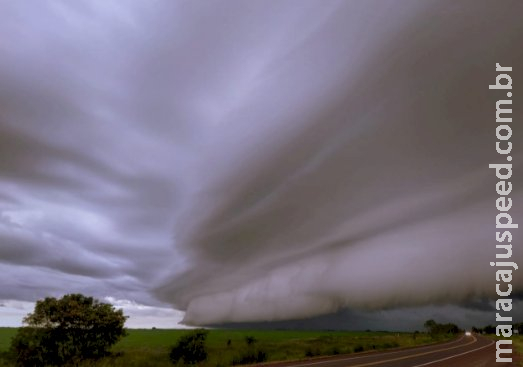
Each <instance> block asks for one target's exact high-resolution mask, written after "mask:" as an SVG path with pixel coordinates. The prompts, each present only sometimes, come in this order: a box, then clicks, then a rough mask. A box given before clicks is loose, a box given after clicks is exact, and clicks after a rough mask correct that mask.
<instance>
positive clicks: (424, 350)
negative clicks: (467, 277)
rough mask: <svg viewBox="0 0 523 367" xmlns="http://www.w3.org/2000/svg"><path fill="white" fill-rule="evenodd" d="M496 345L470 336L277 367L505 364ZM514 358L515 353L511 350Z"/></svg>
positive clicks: (470, 366) (479, 366) (493, 366)
mask: <svg viewBox="0 0 523 367" xmlns="http://www.w3.org/2000/svg"><path fill="white" fill-rule="evenodd" d="M495 350H496V346H495V344H494V341H492V340H491V339H488V338H485V337H482V336H479V335H470V336H465V335H464V336H462V337H460V338H458V339H456V340H454V341H451V342H447V343H441V344H436V345H430V346H425V347H416V348H409V349H402V350H394V351H388V352H387V351H386V352H376V353H366V354H359V355H351V356H337V357H329V358H325V359H318V360H309V361H299V362H282V363H277V366H278V367H373V366H376V367H425V366H428V367H508V366H517V364H516V363H515V362H512V363H496V352H495ZM512 356H513V361H515V358H514V357H515V352H514V351H513V354H512Z"/></svg>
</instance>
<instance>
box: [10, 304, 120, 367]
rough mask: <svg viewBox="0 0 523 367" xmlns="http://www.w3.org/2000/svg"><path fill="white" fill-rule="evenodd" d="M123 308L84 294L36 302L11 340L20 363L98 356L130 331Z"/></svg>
mask: <svg viewBox="0 0 523 367" xmlns="http://www.w3.org/2000/svg"><path fill="white" fill-rule="evenodd" d="M126 319H127V317H126V316H124V314H123V312H122V310H115V309H114V307H113V306H112V305H110V304H107V303H102V302H99V301H98V300H96V299H94V298H92V297H86V296H84V295H81V294H68V295H65V296H64V297H62V298H61V299H56V298H54V297H48V298H45V299H44V300H40V301H38V302H37V303H36V306H35V309H34V312H33V313H30V314H29V315H27V317H26V318H25V319H24V323H25V324H26V325H27V327H23V328H20V329H19V331H18V333H17V334H16V335H15V337H14V338H13V340H12V342H11V353H12V354H13V355H14V356H16V363H17V364H18V365H20V366H45V365H65V364H74V363H76V362H78V361H80V360H82V359H96V358H100V357H103V356H105V355H107V354H108V351H109V348H110V347H111V346H112V345H113V344H115V343H116V342H117V341H118V340H119V339H120V338H121V337H122V336H124V335H125V334H126V331H125V328H124V324H125V320H126Z"/></svg>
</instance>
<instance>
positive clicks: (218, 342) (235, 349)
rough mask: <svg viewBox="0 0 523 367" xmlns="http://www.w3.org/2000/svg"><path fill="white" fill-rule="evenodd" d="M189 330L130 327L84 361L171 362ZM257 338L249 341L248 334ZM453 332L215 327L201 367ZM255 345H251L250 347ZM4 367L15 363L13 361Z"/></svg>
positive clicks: (101, 365) (99, 365)
mask: <svg viewBox="0 0 523 367" xmlns="http://www.w3.org/2000/svg"><path fill="white" fill-rule="evenodd" d="M186 332H187V331H186V330H163V329H157V330H151V329H148V330H144V329H142V330H137V329H131V330H129V335H128V336H126V337H125V338H123V339H122V340H121V341H120V342H119V343H118V344H116V345H115V346H114V347H113V350H112V351H113V354H114V356H112V357H107V358H104V359H102V360H100V361H97V362H95V363H93V362H90V363H88V362H86V363H83V364H82V366H84V367H86V366H89V367H91V366H92V367H105V366H107V367H108V366H115V367H118V366H129V367H133V366H143V367H148V366H150V367H157V366H172V364H171V362H170V361H169V358H168V355H169V351H170V348H171V347H172V346H173V345H174V344H175V343H176V341H177V340H178V338H179V337H180V336H181V335H183V334H184V333H186ZM15 333H16V329H6V328H0V353H1V352H2V351H5V350H7V349H8V348H9V344H10V341H9V340H10V339H11V337H12V336H13V335H14V334H15ZM247 336H250V337H253V338H254V339H255V340H256V341H255V343H254V344H253V345H251V346H247V344H246V337H247ZM450 338H451V337H444V336H440V337H438V338H432V337H431V336H429V335H428V334H425V333H417V334H413V333H391V332H349V331H286V330H266V331H265V330H264V331H262V330H211V331H210V332H209V335H208V338H207V350H208V355H209V357H208V360H207V361H206V362H205V363H204V364H203V365H202V367H225V366H230V365H232V363H233V361H234V360H235V359H236V360H238V359H239V358H241V356H242V355H244V354H245V353H246V352H247V351H248V350H252V349H255V350H256V351H263V353H265V355H266V357H267V358H266V361H267V362H270V361H280V360H296V359H305V358H311V357H317V356H327V355H336V354H350V353H357V352H363V351H371V350H385V349H390V348H398V347H411V346H417V345H422V344H430V343H434V342H437V341H444V340H447V339H450ZM249 348H251V349H249ZM5 363H6V362H4V364H2V362H1V361H0V366H2V367H4V366H10V365H9V364H5Z"/></svg>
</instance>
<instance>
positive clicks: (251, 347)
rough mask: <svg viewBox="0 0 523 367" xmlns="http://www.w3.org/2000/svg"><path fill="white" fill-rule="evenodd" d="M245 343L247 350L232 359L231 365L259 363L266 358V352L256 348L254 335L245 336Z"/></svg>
mask: <svg viewBox="0 0 523 367" xmlns="http://www.w3.org/2000/svg"><path fill="white" fill-rule="evenodd" d="M245 343H246V344H247V351H245V352H243V353H242V354H241V355H240V356H238V357H235V358H234V359H233V360H232V365H233V366H234V365H238V364H250V363H261V362H265V361H266V360H267V352H265V351H264V350H260V349H257V348H256V346H255V344H256V343H257V340H256V338H255V337H254V336H246V337H245Z"/></svg>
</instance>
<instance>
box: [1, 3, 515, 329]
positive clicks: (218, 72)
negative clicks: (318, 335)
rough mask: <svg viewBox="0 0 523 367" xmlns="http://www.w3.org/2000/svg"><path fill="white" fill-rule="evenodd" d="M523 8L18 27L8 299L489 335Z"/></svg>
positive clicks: (296, 6)
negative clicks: (501, 150)
mask: <svg viewBox="0 0 523 367" xmlns="http://www.w3.org/2000/svg"><path fill="white" fill-rule="evenodd" d="M521 10H523V9H522V7H521V4H520V3H519V2H517V1H513V2H504V3H482V4H479V3H477V2H473V1H466V2H460V3H455V2H452V1H443V2H441V1H438V2H436V1H403V2H393V1H359V2H345V1H299V2H298V1H285V2H276V1H271V2H266V1H250V2H244V1H218V2H212V3H195V2H186V1H174V2H169V1H165V2H156V3H154V4H147V6H146V5H145V3H141V2H129V3H126V5H125V6H124V5H122V4H116V3H107V2H103V1H78V2H75V3H70V2H65V1H64V2H61V1H52V2H51V1H49V2H47V1H42V2H38V3H29V2H24V1H20V2H11V3H4V4H2V5H0V14H2V15H0V35H2V37H0V156H1V158H0V244H1V247H0V272H1V273H2V274H3V276H2V287H0V299H6V300H26V301H34V300H36V299H37V298H39V297H43V296H45V295H48V294H54V295H59V294H62V293H66V292H74V291H81V292H84V293H90V294H94V295H96V296H99V297H108V296H109V297H112V298H111V299H114V300H133V301H135V302H139V303H142V304H146V305H150V306H162V305H164V304H165V303H167V304H171V305H173V306H174V307H175V308H177V309H180V310H183V311H186V314H185V322H187V323H191V324H216V323H229V322H266V321H282V320H289V319H305V318H310V317H317V316H318V315H325V314H333V315H334V316H332V317H334V320H338V319H339V318H340V317H342V318H344V319H345V320H349V321H350V322H349V321H348V325H352V327H355V328H366V327H365V325H373V326H374V325H377V324H379V325H383V324H384V323H385V324H386V320H387V319H391V318H394V319H395V320H404V323H405V325H407V324H408V326H405V327H414V326H412V325H414V324H415V323H417V322H418V319H420V318H422V317H425V316H426V315H433V314H434V313H435V312H436V313H437V312H438V311H437V310H447V311H448V310H451V311H449V312H451V313H452V314H453V315H455V318H457V319H460V320H463V322H464V323H466V324H469V323H471V322H473V321H474V320H480V321H481V322H483V321H484V320H486V318H487V315H488V313H489V312H490V313H492V312H491V310H490V309H489V305H491V304H490V303H489V302H491V301H490V300H491V298H492V297H493V296H494V295H495V294H494V277H493V275H494V270H493V269H492V268H489V267H488V263H489V262H490V261H491V260H492V259H494V257H495V256H494V254H495V240H494V232H495V229H494V225H493V223H494V216H495V214H496V210H495V203H494V199H495V190H494V185H495V178H494V173H493V171H492V170H489V169H488V164H489V163H494V162H497V161H499V160H500V158H499V157H498V156H497V154H496V152H495V149H494V143H495V134H494V131H495V126H496V123H495V113H494V112H495V105H494V103H495V100H496V99H499V98H500V96H499V95H498V94H497V92H495V91H489V89H488V85H489V84H491V83H493V81H494V78H495V75H496V73H495V64H496V63H497V62H499V63H501V64H502V65H506V66H513V68H514V71H513V73H512V76H513V78H514V80H515V82H514V83H515V85H516V82H517V81H519V80H523V78H522V74H521V71H520V70H519V68H518V66H519V65H522V64H523V51H522V50H521V49H520V48H518V47H517V45H518V44H520V43H521V40H522V39H523V28H522V27H521V26H520V19H519V14H521ZM517 91H518V89H517V87H515V89H514V92H515V93H514V94H515V97H514V106H513V108H514V121H518V120H521V112H520V110H521V107H520V106H521V101H522V99H521V98H518V93H517ZM520 136H521V132H518V130H517V124H514V137H513V141H514V152H513V154H512V155H513V156H514V160H513V163H514V172H515V176H514V177H513V179H512V181H513V183H514V192H513V194H512V198H513V200H514V203H515V204H514V207H513V209H512V210H511V213H512V215H513V216H514V218H523V211H522V210H521V206H520V205H517V203H518V202H522V201H523V191H522V187H523V182H522V179H521V177H522V175H521V171H522V170H523V163H522V162H523V155H522V154H521V149H520V148H519V147H518V146H517V142H518V141H520V140H521V139H520ZM517 243H521V240H520V238H519V233H515V234H514V245H515V248H514V255H513V256H514V259H515V260H516V261H517V260H523V253H522V252H521V248H518V247H516V244H517ZM519 274H520V273H519V272H516V273H515V275H514V281H513V283H514V286H515V289H516V290H517V291H518V292H522V291H523V288H522V287H523V284H522V283H521V281H522V277H521V276H520V275H519ZM478 300H479V301H478ZM417 307H420V308H417ZM412 310H419V317H411V316H409V315H411V314H412V312H413V311H412ZM143 312H145V313H147V314H148V315H151V317H153V316H154V317H157V316H158V315H159V314H156V313H155V312H160V314H162V315H167V316H165V317H170V316H169V315H170V314H168V313H165V312H164V310H161V311H154V310H152V309H145V311H143ZM143 312H142V313H141V317H144V314H143ZM467 312H470V313H471V314H472V315H474V316H473V317H472V316H467ZM402 315H403V316H402ZM330 317H331V316H321V317H320V318H319V319H317V320H320V321H318V322H319V323H321V324H325V325H327V324H329V322H330V321H328V320H330V319H329V318H330ZM402 317H403V319H402ZM155 320H156V319H155ZM358 320H359V321H358ZM334 322H337V321H334ZM338 324H339V322H338ZM293 325H294V324H293ZM387 325H388V324H387ZM360 326H361V327H360ZM400 326H401V325H392V324H390V327H400Z"/></svg>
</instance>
